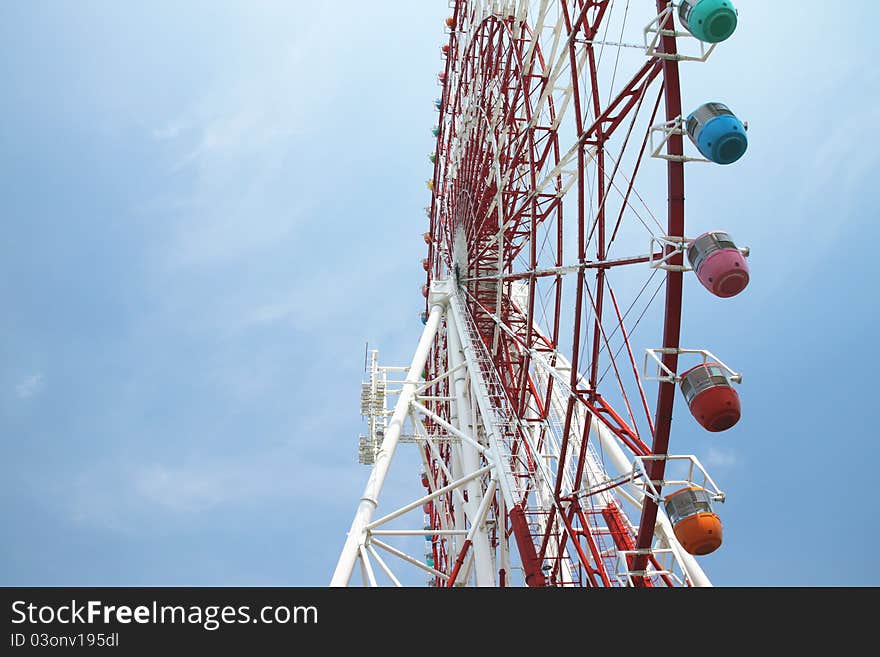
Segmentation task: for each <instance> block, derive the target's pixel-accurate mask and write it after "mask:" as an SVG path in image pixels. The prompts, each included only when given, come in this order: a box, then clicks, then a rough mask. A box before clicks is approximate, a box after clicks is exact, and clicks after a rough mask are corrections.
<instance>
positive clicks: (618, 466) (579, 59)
mask: <svg viewBox="0 0 880 657" xmlns="http://www.w3.org/2000/svg"><path fill="white" fill-rule="evenodd" d="M450 6H451V7H452V8H453V13H452V16H451V20H450V21H448V24H449V29H448V30H447V32H448V43H447V44H446V46H445V47H444V49H443V51H444V52H443V57H442V61H443V62H444V64H445V69H444V70H443V71H442V74H441V75H440V80H441V81H442V84H441V87H442V97H441V99H440V103H439V105H440V107H439V121H438V128H439V129H438V131H437V132H438V136H437V146H436V157H435V158H433V159H434V160H435V166H434V174H433V179H432V180H431V182H430V185H429V186H430V187H431V188H432V190H433V193H432V196H431V205H430V208H429V210H428V215H429V219H430V228H429V231H428V234H427V235H426V241H427V242H428V261H427V269H428V274H427V286H428V287H427V289H426V290H425V292H426V294H427V305H426V313H425V315H424V316H423V317H424V319H425V328H424V332H423V334H422V338H421V341H420V343H419V346H418V348H417V350H416V353H415V356H414V358H413V361H412V364H411V365H410V367H409V368H400V372H401V373H405V376H402V377H401V376H397V380H396V381H395V380H394V377H393V376H392V378H391V379H389V378H388V377H389V376H390V375H393V370H388V369H385V368H381V367H379V366H378V364H377V362H376V361H375V359H374V361H373V364H372V366H371V372H370V377H371V378H370V380H371V381H372V382H373V383H369V382H368V384H365V386H366V387H365V392H364V399H365V400H366V401H365V402H364V408H365V409H366V411H365V415H367V416H368V417H373V419H372V420H371V426H372V425H373V424H376V425H377V426H378V425H381V430H380V431H378V432H375V431H374V432H373V433H372V434H371V435H370V436H369V437H365V438H364V440H365V442H364V445H366V448H365V449H366V450H367V452H369V458H368V462H370V463H372V465H373V471H372V474H371V477H370V480H369V483H368V485H367V488H366V491H365V493H364V496H363V497H362V499H361V502H360V505H359V507H358V511H357V514H356V516H355V520H354V522H353V524H352V528H351V531H350V532H349V535H348V539H347V541H346V543H345V546H344V548H343V552H342V555H341V557H340V560H339V564H338V566H337V569H336V572H335V574H334V576H333V580H332V584H333V585H345V584H347V583H349V580H350V578H351V575H352V574H353V572H354V570H355V569H356V568H357V567H358V566H359V567H360V571H361V573H362V576H363V581H364V583H365V584H379V585H381V584H383V583H391V584H409V583H412V580H409V579H407V577H406V576H404V575H402V574H401V569H400V567H401V566H404V565H407V564H409V565H411V566H413V567H414V568H415V570H416V572H418V571H421V572H422V574H423V575H424V576H425V577H426V578H427V581H428V583H429V584H431V585H433V586H454V585H469V584H475V585H478V586H499V585H500V586H509V585H522V584H527V585H530V586H617V585H636V586H674V585H708V584H709V580H708V578H707V577H706V575H705V574H704V572H703V570H702V569H701V567H700V566H699V565H698V563H697V560H696V559H695V558H694V557H693V556H692V555H691V554H689V553H688V552H686V551H685V550H684V549H683V548H682V546H681V545H680V544H679V543H678V541H677V540H676V538H675V535H674V532H673V527H672V524H671V523H670V520H669V519H668V518H667V516H666V514H665V512H664V511H663V509H662V508H661V507H660V506H658V502H659V501H661V500H662V497H661V494H662V491H663V490H664V489H665V490H667V491H670V490H673V489H672V488H671V487H672V486H675V485H678V486H681V485H684V486H688V485H698V486H700V487H702V488H705V489H706V490H709V491H711V493H712V494H713V496H714V499H716V500H721V499H723V493H721V492H720V491H718V490H717V487H716V486H715V484H714V482H712V480H711V479H710V478H709V477H708V475H707V474H706V473H705V470H704V469H703V468H702V466H701V465H700V464H699V461H698V460H697V459H696V458H694V457H690V456H688V457H669V456H668V446H669V442H670V422H671V419H672V411H673V401H674V396H675V383H674V381H673V380H669V379H666V380H660V381H659V382H658V381H657V380H656V379H654V380H649V379H650V377H649V375H648V374H647V373H646V372H645V371H643V370H642V369H641V368H640V361H641V359H640V358H639V357H638V356H637V354H642V355H644V352H645V349H647V348H655V349H660V350H662V351H659V352H657V353H660V354H661V355H662V358H661V360H662V363H663V365H664V366H665V367H666V368H668V371H670V372H673V373H674V372H677V371H678V358H679V353H678V347H679V334H680V326H681V302H682V280H683V276H684V275H685V273H684V271H682V270H683V269H684V267H682V265H683V264H684V263H683V260H682V254H681V251H680V250H678V251H676V250H675V246H674V245H675V244H676V239H678V241H679V242H681V240H682V239H683V238H684V234H685V233H684V230H685V227H684V164H685V161H686V159H687V158H686V157H685V151H684V143H683V139H682V136H681V134H679V133H678V132H675V131H671V132H670V131H667V132H666V133H665V140H666V141H665V152H659V151H660V150H661V149H656V148H655V147H654V145H653V143H652V140H653V135H654V133H655V132H656V129H654V130H652V128H654V127H655V126H658V125H664V124H666V123H667V122H673V121H675V120H676V119H678V118H679V117H680V116H681V114H682V108H681V100H680V88H679V69H680V61H679V60H680V59H681V58H677V57H676V56H675V55H676V53H677V48H679V47H682V48H684V47H685V46H686V45H691V44H686V43H684V42H685V39H682V38H681V36H682V35H681V33H680V32H678V33H677V32H675V25H674V22H673V21H674V17H673V15H672V13H673V12H672V11H671V4H669V3H667V2H664V1H662V0H660V1H658V2H656V3H654V2H650V1H649V0H631V1H626V0H617V1H616V2H615V1H614V0H595V1H594V0H561V1H553V2H551V1H549V0H544V1H537V0H535V1H531V2H529V1H526V0H523V1H519V2H514V1H509V2H479V1H458V2H451V3H450ZM658 16H659V23H658V22H657V21H658ZM652 22H653V23H654V24H655V25H658V26H659V28H661V31H660V32H659V35H658V39H657V40H656V41H655V43H654V44H652V45H653V47H650V46H647V47H646V43H647V42H649V41H650V40H651V35H652V34H656V30H655V32H653V33H650V34H649V33H647V32H646V28H645V26H646V25H649V24H651V23H652ZM646 35H647V36H646ZM687 65H697V64H687ZM684 66H685V64H681V67H684ZM655 152H659V157H657V158H652V157H651V155H652V153H655ZM661 258H664V260H663V262H664V267H657V266H656V262H657V261H659V260H660V259H661ZM389 373H391V374H389ZM376 381H381V382H382V385H380V386H377V385H376ZM390 395H396V396H397V401H396V405H395V406H394V409H393V412H392V411H391V410H390V409H389V408H388V406H387V405H386V399H387V398H388V396H390ZM362 401H363V400H362ZM371 409H373V410H371ZM377 409H378V410H377ZM371 413H372V414H373V415H372V416H371ZM389 416H390V419H389ZM376 418H381V422H375V419H376ZM403 442H410V443H413V444H415V445H416V446H417V449H418V452H419V454H420V456H421V459H422V464H423V468H424V471H423V475H422V477H421V480H422V484H424V486H425V488H424V490H423V495H422V496H420V497H417V498H416V499H414V500H413V501H412V502H411V503H409V504H405V505H403V506H402V507H400V508H398V509H396V510H393V511H390V512H388V513H385V514H384V515H382V516H381V517H378V518H376V517H374V511H375V510H376V507H377V506H378V503H379V494H380V492H381V491H382V488H383V485H384V484H385V481H386V475H387V474H388V473H389V466H390V465H391V460H392V457H393V456H394V454H395V450H396V448H397V446H398V445H399V444H401V443H403ZM410 479H412V476H411V475H410ZM393 541H398V542H400V543H401V544H400V545H399V546H398V547H395V545H393ZM423 541H424V542H423ZM414 553H415V554H414ZM418 581H425V580H424V579H422V580H418Z"/></svg>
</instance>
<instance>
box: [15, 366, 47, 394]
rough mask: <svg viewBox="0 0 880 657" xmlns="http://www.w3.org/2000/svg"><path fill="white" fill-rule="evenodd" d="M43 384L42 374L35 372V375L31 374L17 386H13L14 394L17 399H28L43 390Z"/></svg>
mask: <svg viewBox="0 0 880 657" xmlns="http://www.w3.org/2000/svg"><path fill="white" fill-rule="evenodd" d="M44 384H45V378H44V377H43V375H42V373H40V372H37V373H36V374H31V375H29V376H26V377H25V378H24V379H22V380H21V381H20V382H19V383H18V385H16V386H15V393H16V394H17V395H18V398H19V399H30V398H31V397H33V396H34V395H36V394H37V393H38V392H40V390H42V389H43V386H44Z"/></svg>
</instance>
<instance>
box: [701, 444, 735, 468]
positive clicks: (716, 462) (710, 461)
mask: <svg viewBox="0 0 880 657" xmlns="http://www.w3.org/2000/svg"><path fill="white" fill-rule="evenodd" d="M703 460H704V461H705V463H706V465H707V466H709V467H710V468H733V467H736V466H738V465H739V464H740V463H741V462H742V459H741V458H740V456H739V454H737V453H736V452H735V451H733V450H732V449H729V448H725V447H710V448H709V449H708V451H707V452H706V456H705V458H704V459H703Z"/></svg>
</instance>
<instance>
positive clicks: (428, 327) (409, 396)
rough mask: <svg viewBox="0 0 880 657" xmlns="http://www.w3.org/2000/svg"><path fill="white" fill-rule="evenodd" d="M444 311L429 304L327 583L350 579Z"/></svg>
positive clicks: (442, 306)
mask: <svg viewBox="0 0 880 657" xmlns="http://www.w3.org/2000/svg"><path fill="white" fill-rule="evenodd" d="M444 311H445V307H444V305H443V304H442V303H440V302H435V303H434V305H432V306H431V312H430V314H429V315H428V321H427V323H426V324H425V329H424V330H423V331H422V337H421V339H420V340H419V345H418V347H416V353H415V355H414V356H413V359H412V363H411V364H410V366H409V372H408V373H407V375H406V381H407V382H406V383H404V384H403V387H402V388H401V391H400V397H399V398H398V400H397V404H396V405H395V407H394V414H393V415H392V416H391V421H390V422H389V424H388V428H387V430H386V431H385V437H384V439H383V440H382V446H381V447H380V448H379V452H378V454H376V462H375V464H374V465H373V470H372V472H371V473H370V479H369V481H367V486H366V488H365V489H364V494H363V496H361V501H360V504H358V508H357V511H356V512H355V516H354V520H353V521H352V523H351V529H350V530H349V532H348V538H347V539H346V540H345V545H344V546H343V548H342V554H341V555H340V556H339V562H338V563H337V564H336V570H335V571H334V573H333V579H331V580H330V586H346V585H348V581H349V579H351V574H352V571H353V570H354V566H355V562H356V561H357V558H358V556H359V553H360V550H361V546H362V545H363V544H364V539H365V538H366V526H367V525H368V524H369V523H370V520H371V519H372V517H373V512H374V511H375V510H376V507H377V506H378V504H379V493H380V492H381V491H382V485H383V484H384V483H385V476H386V475H387V474H388V467H389V466H390V465H391V459H392V458H393V456H394V451H395V449H396V448H397V443H398V441H399V440H400V434H401V431H402V430H403V424H404V422H405V421H406V416H407V414H408V413H409V406H410V403H411V402H412V401H413V399H414V397H415V393H416V388H417V387H418V383H419V376H420V374H421V372H422V369H423V368H424V366H425V361H426V360H427V358H428V352H429V351H430V349H431V344H432V343H433V342H434V336H435V335H436V334H437V329H438V327H439V326H440V319H441V318H442V316H443V313H444Z"/></svg>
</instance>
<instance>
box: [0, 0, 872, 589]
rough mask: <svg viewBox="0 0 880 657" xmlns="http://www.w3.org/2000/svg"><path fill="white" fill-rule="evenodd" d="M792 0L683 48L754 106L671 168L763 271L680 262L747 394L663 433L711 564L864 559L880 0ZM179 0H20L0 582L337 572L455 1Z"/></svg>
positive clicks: (7, 144) (308, 579) (415, 262)
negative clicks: (719, 534)
mask: <svg viewBox="0 0 880 657" xmlns="http://www.w3.org/2000/svg"><path fill="white" fill-rule="evenodd" d="M792 4H793V3H790V2H778V3H765V2H757V1H756V0H741V1H740V2H739V3H738V6H739V7H740V10H741V24H740V31H739V32H738V33H737V35H736V41H735V42H732V43H731V44H730V45H729V46H728V47H726V48H724V49H722V50H720V51H719V52H718V53H717V54H716V55H714V56H713V59H712V60H711V65H701V66H694V67H691V68H688V70H687V73H688V75H687V77H686V78H685V81H684V86H685V89H684V92H683V96H684V98H685V105H686V106H688V105H695V104H697V103H699V102H702V100H704V99H709V98H710V97H712V99H714V98H716V97H719V98H720V97H723V98H725V99H727V100H729V102H730V105H731V106H732V107H734V109H735V110H736V111H737V112H738V113H739V114H740V115H742V116H743V117H744V118H746V119H748V121H749V136H750V140H751V143H750V151H749V153H748V155H747V156H746V158H745V159H744V160H743V161H742V162H741V163H738V164H737V165H736V166H735V167H732V168H730V170H729V172H726V174H727V175H729V176H730V178H729V180H730V184H729V186H728V187H727V188H726V189H725V191H724V193H723V196H720V194H721V191H720V190H719V189H718V186H717V185H718V183H717V181H718V178H717V171H718V170H717V169H714V170H713V169H711V168H709V167H706V168H703V169H701V168H699V167H695V168H692V169H688V179H687V184H688V213H689V216H690V214H691V213H694V214H695V215H696V214H699V215H702V216H707V215H713V216H714V215H717V219H718V225H719V226H724V227H727V228H729V229H730V230H731V232H733V233H734V235H735V236H736V237H737V238H738V239H739V240H740V241H741V242H743V243H746V244H749V245H750V246H751V247H752V254H753V255H752V257H751V259H750V266H751V268H752V272H753V279H752V284H751V285H750V287H749V289H748V291H747V293H745V294H743V295H741V296H740V297H737V298H736V299H733V300H730V301H729V305H728V306H727V309H726V312H725V313H723V314H720V313H718V312H716V311H715V308H716V306H713V305H712V304H713V300H712V299H711V298H709V296H708V295H702V294H699V293H698V286H697V285H696V282H695V281H691V283H692V285H690V286H689V287H688V288H687V289H686V303H685V315H686V318H685V322H684V326H685V328H684V342H687V341H688V336H691V337H692V338H694V339H696V336H705V335H706V334H707V333H713V334H714V338H713V342H712V344H713V346H714V345H716V344H717V345H723V354H724V358H725V360H727V361H729V362H730V363H731V364H733V365H735V366H736V367H737V368H738V369H741V370H742V371H744V373H745V379H744V383H743V385H742V387H741V389H740V393H741V395H742V398H743V404H744V418H743V420H742V421H741V423H740V424H739V425H737V427H736V428H735V429H733V430H731V431H730V432H727V433H726V434H724V435H723V436H711V437H707V436H706V434H702V433H696V432H694V431H692V430H690V429H686V430H684V431H682V434H681V437H680V440H681V443H680V446H681V450H680V451H691V450H692V451H694V452H695V453H697V454H699V455H700V456H701V457H704V460H705V461H706V463H707V464H708V465H710V467H711V468H712V473H713V476H715V478H716V479H717V480H718V481H719V483H720V484H722V486H723V488H725V490H726V491H727V493H728V495H729V501H728V502H727V503H726V504H725V505H724V507H723V508H722V513H723V519H724V523H725V533H726V544H725V546H724V548H723V549H722V550H720V551H719V552H718V553H716V554H715V555H712V556H710V557H707V558H706V559H705V566H706V569H707V572H708V573H709V574H710V576H711V577H712V578H713V580H714V581H715V582H716V583H717V584H728V585H730V584H740V583H742V584H757V585H783V584H788V585H792V584H794V585H797V584H853V585H858V584H875V585H876V584H878V583H880V579H878V576H877V574H876V568H874V567H873V563H872V556H873V552H872V549H871V548H872V546H873V545H875V544H876V543H877V542H878V540H880V535H878V529H877V526H876V523H874V522H873V520H872V519H873V518H874V517H875V516H876V513H877V512H876V509H875V508H874V506H873V502H872V499H873V497H874V495H873V492H874V491H873V481H872V476H871V471H870V470H868V469H867V468H866V467H865V466H870V465H872V464H874V463H875V462H876V461H877V456H878V447H877V438H878V434H877V430H876V420H875V413H874V411H875V407H876V402H875V399H874V398H875V384H874V382H873V379H872V378H871V377H870V373H872V372H873V371H875V370H876V369H877V365H878V357H877V352H876V349H875V344H874V343H875V338H876V336H877V331H876V321H877V298H878V295H877V287H876V282H875V281H876V273H875V267H874V266H873V263H874V261H875V258H876V256H875V253H874V252H875V250H876V248H875V245H876V243H877V238H878V228H877V224H876V216H877V212H876V208H877V205H878V200H880V199H878V188H877V185H876V182H875V181H876V178H877V176H876V169H877V166H878V165H880V151H878V139H877V137H876V134H875V132H876V131H875V129H874V127H873V126H875V125H876V124H877V120H878V119H880V109H878V108H880V105H878V103H877V100H878V72H877V69H876V67H874V66H872V62H873V58H872V55H873V52H872V51H873V46H872V44H873V39H872V34H870V33H869V31H868V26H869V25H870V24H871V18H872V17H873V12H872V11H871V7H872V3H868V2H853V3H849V4H848V8H849V9H848V11H847V12H835V11H833V10H831V9H829V8H828V6H827V4H826V3H820V2H818V1H816V0H812V1H810V2H803V3H798V12H797V13H796V14H792V7H791V5H792ZM179 5H180V3H172V2H154V3H149V8H144V7H139V6H137V5H135V4H134V3H125V5H124V6H123V4H122V3H112V2H109V1H108V2H77V3H62V2H16V3H7V4H6V6H5V10H4V19H3V21H2V23H0V80H2V84H3V88H4V102H3V104H2V108H0V119H2V120H0V149H2V153H3V157H2V158H0V192H2V193H0V217H2V223H3V228H4V237H5V239H4V240H3V241H2V244H0V295H2V299H3V302H4V312H3V313H2V315H0V358H2V363H3V365H2V367H0V441H2V442H0V445H2V447H0V449H2V452H0V481H2V483H0V499H2V509H3V516H4V522H3V527H2V529H0V539H2V540H0V557H2V558H0V584H8V585H28V584H29V585H52V584H58V585H125V584H131V585H139V584H140V585H159V584H169V585H176V584H180V585H183V584H193V585H246V584H250V585H324V584H326V583H327V582H328V581H329V577H330V574H331V572H332V569H333V566H334V565H335V560H336V557H337V555H338V551H339V548H340V547H341V545H342V541H343V539H344V535H345V531H346V530H347V528H348V525H349V523H350V519H351V515H352V513H353V511H354V507H355V505H356V503H357V499H358V497H359V495H360V492H361V490H362V488H363V484H364V483H365V480H366V477H367V474H368V473H367V470H366V469H365V468H364V467H363V466H359V465H357V462H356V437H357V434H358V433H359V432H360V431H361V430H362V427H361V423H360V417H359V414H358V398H359V381H360V377H361V369H362V365H363V348H364V342H365V341H366V340H369V341H370V343H371V344H374V345H379V346H380V348H381V350H382V351H381V353H382V360H383V361H384V362H388V363H402V362H405V361H407V362H408V360H409V356H410V353H411V350H412V348H413V347H414V345H415V342H416V340H417V339H418V331H419V330H420V328H421V324H420V322H419V321H418V313H419V311H420V308H421V304H422V298H421V295H420V294H419V289H418V288H419V285H420V284H421V282H422V281H423V272H422V270H421V266H420V259H421V258H422V257H424V244H423V243H422V241H421V237H420V235H421V233H422V232H423V231H424V230H425V220H424V215H423V214H422V207H423V206H424V205H425V203H426V201H427V192H426V190H425V188H424V180H425V178H427V177H428V176H429V172H430V169H429V164H428V162H427V160H426V155H427V153H428V152H429V151H430V150H432V138H431V135H430V128H431V126H432V125H433V123H434V121H435V117H436V115H435V114H434V112H433V111H432V107H431V104H432V100H433V98H434V97H435V96H436V95H437V91H438V88H437V86H436V81H435V74H436V73H437V71H439V70H440V66H441V58H440V53H439V45H440V44H441V43H442V42H443V40H444V36H443V30H442V21H443V19H444V17H445V15H446V13H447V6H446V3H445V2H418V3H415V2H403V1H394V2H391V1H389V2H380V3H369V4H366V3H360V2H353V1H349V2H338V3H332V5H330V4H327V3H309V9H308V10H305V9H303V7H304V3H289V2H268V1H266V2H257V3H235V2H211V3H207V2H189V3H185V5H186V6H185V7H184V8H181V7H180V6H179ZM863 373H866V374H868V376H864V374H863ZM686 418H687V416H686V409H683V408H682V406H681V404H680V403H679V405H678V409H677V414H676V423H675V424H674V425H673V426H674V428H675V427H679V426H680V427H682V428H684V427H685V426H686V423H685V421H686ZM673 440H675V437H674V438H673ZM401 463H406V460H405V459H404V460H402V461H401ZM410 478H411V479H412V482H413V484H415V485H417V476H416V472H415V471H414V470H413V472H412V475H411V477H410ZM401 490H402V489H401ZM413 492H414V493H415V492H416V489H413ZM393 494H395V492H394V491H392V495H393Z"/></svg>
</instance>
